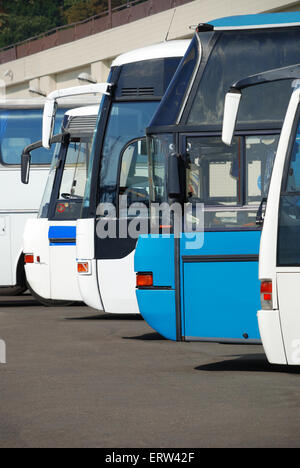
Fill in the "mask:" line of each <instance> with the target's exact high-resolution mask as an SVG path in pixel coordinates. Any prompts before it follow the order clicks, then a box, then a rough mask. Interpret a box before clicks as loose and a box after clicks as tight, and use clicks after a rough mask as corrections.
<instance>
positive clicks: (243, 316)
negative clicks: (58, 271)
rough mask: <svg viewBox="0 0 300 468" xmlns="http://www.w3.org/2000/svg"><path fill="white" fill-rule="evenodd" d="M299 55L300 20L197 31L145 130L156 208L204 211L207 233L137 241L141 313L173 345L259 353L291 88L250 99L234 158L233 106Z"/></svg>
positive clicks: (228, 21) (216, 24) (298, 16)
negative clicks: (253, 78) (207, 344)
mask: <svg viewBox="0 0 300 468" xmlns="http://www.w3.org/2000/svg"><path fill="white" fill-rule="evenodd" d="M299 45H300V13H299V12H298V13H274V14H262V15H247V16H237V17H229V18H223V19H219V20H216V21H212V22H211V23H209V24H201V25H199V27H198V28H197V32H196V35H195V37H194V39H193V42H192V44H191V46H190V48H189V50H188V52H187V54H186V56H185V58H184V60H183V61H182V64H181V67H180V69H179V70H178V71H177V73H176V76H175V77H174V79H173V81H172V83H171V85H170V87H169V89H168V92H167V93H166V95H165V97H164V99H163V100H162V103H161V105H160V107H159V109H158V111H157V112H156V114H155V117H154V118H153V120H152V122H151V124H150V128H148V129H147V136H148V147H149V160H150V193H151V206H152V205H153V203H154V202H155V203H162V202H166V203H168V204H171V203H173V202H174V200H175V201H177V203H179V204H180V205H182V206H187V207H191V209H192V214H193V215H194V213H195V211H194V209H195V208H196V206H197V204H199V205H201V204H202V205H203V206H204V213H203V212H202V214H201V213H200V215H199V219H197V217H196V222H195V223H194V224H195V225H197V221H199V224H200V226H199V228H198V230H199V232H189V231H188V230H185V227H184V228H183V229H182V231H181V234H182V235H181V237H180V236H174V235H172V234H171V235H169V236H168V235H166V234H165V233H164V234H161V235H160V236H151V235H149V236H141V237H140V239H139V242H138V246H137V250H136V257H135V270H136V272H137V273H138V274H137V286H138V289H137V297H138V303H139V308H140V311H141V314H142V316H143V317H144V318H145V320H146V321H147V322H148V324H149V325H150V326H151V327H152V328H154V329H155V330H156V331H158V332H159V333H160V334H161V335H163V336H164V337H166V338H168V339H171V340H178V341H222V342H226V341H227V342H245V343H256V342H260V334H259V329H258V325H257V320H256V311H257V309H258V308H259V294H258V293H257V291H258V288H259V281H258V274H257V271H258V254H259V243H260V235H261V228H260V227H259V226H257V225H256V216H257V211H258V209H259V207H260V204H261V200H262V199H263V198H264V197H266V196H267V194H268V188H269V182H270V176H271V171H272V166H273V161H274V155H275V152H276V148H277V145H278V140H279V134H280V131H281V128H282V123H283V118H284V113H285V109H286V107H287V104H288V99H289V95H290V84H288V83H287V82H286V81H279V82H276V83H271V84H270V83H269V84H268V83H266V84H265V85H263V86H261V87H260V89H259V90H255V91H254V90H253V88H251V87H250V88H248V89H247V90H245V93H244V105H243V107H242V108H241V112H240V114H239V118H238V122H237V127H236V128H237V130H236V133H235V137H234V140H233V144H232V145H231V146H230V147H228V146H226V145H225V144H224V143H223V142H222V140H221V132H222V118H223V110H224V96H225V93H226V91H227V90H228V88H229V86H230V85H231V83H233V82H234V80H239V79H242V78H243V77H245V76H249V75H251V74H255V73H258V72H259V71H261V70H262V69H265V68H269V69H272V68H277V67H283V66H288V65H291V64H293V63H295V62H297V60H299V59H300V55H299V54H300V53H299V50H300V49H299ZM275 94H276V100H274V95H275ZM267 109H268V110H269V112H266V110H267ZM157 174H159V175H160V176H159V177H156V175H157ZM201 216H202V217H203V218H204V219H203V223H201ZM201 224H203V225H202V227H201ZM203 231H204V232H203ZM191 235H193V236H194V242H193V243H191V240H190V238H191ZM175 237H176V238H175ZM203 237H204V243H203Z"/></svg>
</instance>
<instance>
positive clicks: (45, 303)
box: [27, 283, 76, 307]
mask: <svg viewBox="0 0 300 468" xmlns="http://www.w3.org/2000/svg"><path fill="white" fill-rule="evenodd" d="M27 288H28V290H29V291H30V294H31V295H32V297H34V299H36V300H37V301H38V302H40V303H41V304H43V306H45V307H69V306H71V305H74V304H76V302H74V301H54V300H52V299H45V298H44V297H42V296H39V295H38V294H37V293H36V292H35V291H34V290H33V289H32V288H31V287H30V286H29V284H28V283H27Z"/></svg>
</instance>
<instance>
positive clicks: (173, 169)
mask: <svg viewBox="0 0 300 468" xmlns="http://www.w3.org/2000/svg"><path fill="white" fill-rule="evenodd" d="M167 192H168V197H169V198H180V197H181V187H180V179H179V155H178V154H172V155H169V157H168V179H167Z"/></svg>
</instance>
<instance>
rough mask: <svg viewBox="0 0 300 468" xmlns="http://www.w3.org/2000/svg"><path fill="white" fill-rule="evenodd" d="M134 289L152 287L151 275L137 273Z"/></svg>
mask: <svg viewBox="0 0 300 468" xmlns="http://www.w3.org/2000/svg"><path fill="white" fill-rule="evenodd" d="M136 287H137V288H151V287H153V273H137V275H136Z"/></svg>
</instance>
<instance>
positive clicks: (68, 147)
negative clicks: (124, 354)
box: [24, 105, 99, 305]
mask: <svg viewBox="0 0 300 468" xmlns="http://www.w3.org/2000/svg"><path fill="white" fill-rule="evenodd" d="M98 110H99V106H98V105H96V106H89V107H82V108H78V109H72V110H70V111H68V112H66V114H65V118H64V126H63V133H64V139H63V141H62V142H61V143H58V144H57V147H56V150H55V153H54V156H53V161H52V165H51V169H50V172H49V175H48V181H47V184H46V187H45V192H44V196H43V199H42V203H41V206H40V212H39V215H38V217H37V219H30V220H28V221H27V223H26V227H25V232H24V252H25V254H26V255H25V260H26V267H25V270H26V278H27V281H28V284H29V286H30V289H31V292H32V294H33V295H34V296H35V297H37V298H38V299H39V300H40V301H41V302H42V303H44V304H45V305H55V304H56V305H59V304H60V303H61V301H81V295H80V292H79V289H78V286H77V275H76V219H77V217H78V215H79V213H80V210H81V201H82V197H83V194H84V189H85V182H86V172H87V168H88V162H89V154H90V151H91V144H92V137H93V132H94V129H95V125H96V120H97V115H98ZM52 146H53V145H52ZM33 153H34V152H32V154H33ZM30 177H31V175H30ZM27 259H29V261H28V260H27Z"/></svg>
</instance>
